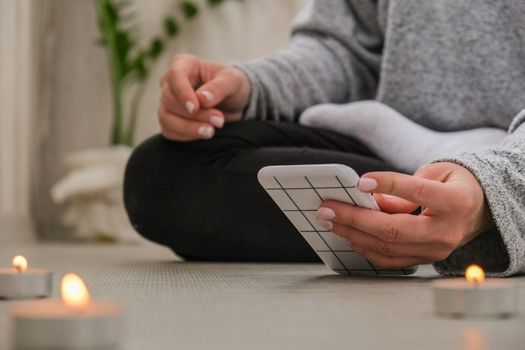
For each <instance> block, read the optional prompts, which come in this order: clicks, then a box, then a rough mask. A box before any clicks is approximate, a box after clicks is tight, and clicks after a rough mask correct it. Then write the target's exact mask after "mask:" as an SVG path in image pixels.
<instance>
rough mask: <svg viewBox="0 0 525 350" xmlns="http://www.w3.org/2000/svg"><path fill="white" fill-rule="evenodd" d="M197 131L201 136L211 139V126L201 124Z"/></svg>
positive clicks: (212, 132) (212, 131)
mask: <svg viewBox="0 0 525 350" xmlns="http://www.w3.org/2000/svg"><path fill="white" fill-rule="evenodd" d="M197 132H198V133H199V135H200V136H202V137H203V138H205V139H211V138H212V137H213V134H214V132H215V131H214V130H213V128H212V127H211V126H201V127H200V128H199V130H198V131H197Z"/></svg>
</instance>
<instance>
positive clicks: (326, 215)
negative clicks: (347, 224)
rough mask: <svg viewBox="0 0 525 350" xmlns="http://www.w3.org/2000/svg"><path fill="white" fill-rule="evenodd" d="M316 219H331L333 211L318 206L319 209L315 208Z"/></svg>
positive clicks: (333, 217)
mask: <svg viewBox="0 0 525 350" xmlns="http://www.w3.org/2000/svg"><path fill="white" fill-rule="evenodd" d="M317 219H319V220H323V221H332V220H333V219H335V211H333V210H332V209H330V208H325V207H322V208H319V210H317Z"/></svg>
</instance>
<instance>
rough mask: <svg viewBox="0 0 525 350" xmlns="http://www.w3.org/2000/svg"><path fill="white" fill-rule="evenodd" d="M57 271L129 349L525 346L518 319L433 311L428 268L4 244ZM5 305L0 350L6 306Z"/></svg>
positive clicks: (2, 251) (524, 283) (523, 325)
mask: <svg viewBox="0 0 525 350" xmlns="http://www.w3.org/2000/svg"><path fill="white" fill-rule="evenodd" d="M16 253H22V254H24V255H26V256H28V257H29V259H30V263H31V265H33V266H35V267H36V266H39V267H49V268H52V269H53V270H54V271H55V278H54V282H55V285H54V295H55V296H58V287H57V286H58V283H59V280H60V278H61V276H62V275H63V274H64V273H66V272H70V271H73V272H76V273H78V274H80V275H81V276H82V277H83V278H84V279H85V281H86V283H87V284H88V287H89V289H90V291H91V293H92V295H93V297H94V298H95V299H96V298H103V299H115V300H118V301H119V302H120V303H122V305H123V307H124V310H125V315H126V342H125V344H124V347H123V349H133V350H135V349H137V350H139V349H265V350H267V349H315V350H320V349H327V350H331V349H403V350H406V349H466V350H487V349H496V348H497V349H523V348H524V347H525V345H524V344H525V334H524V332H523V330H524V329H525V317H524V316H525V305H524V302H525V293H524V292H525V279H524V278H517V279H516V281H517V282H518V283H519V284H520V296H521V302H520V315H519V316H518V317H517V318H514V319H511V320H498V321H469V320H448V319H440V318H436V317H434V315H433V314H432V299H431V297H432V294H431V290H430V282H431V281H432V280H433V279H434V278H435V274H434V273H433V271H432V269H431V268H430V267H423V268H422V269H420V271H419V272H418V273H417V274H416V275H415V276H414V277H399V278H394V277H390V278H388V277H383V278H377V277H369V278H365V277H343V276H337V275H334V274H333V273H331V272H330V271H329V270H328V269H326V268H325V267H324V266H322V265H315V264H311V265H279V264H271V265H262V264H204V263H199V264H194V263H184V262H179V261H177V260H176V258H175V257H174V256H173V254H171V253H170V252H169V251H167V250H165V249H163V248H159V247H156V246H150V245H148V246H143V247H142V246H117V247H114V246H99V247H97V246H74V245H73V246H72V245H35V246H27V247H6V246H4V247H0V266H6V265H8V264H9V262H10V259H11V257H12V256H13V255H15V254H16ZM13 304H14V303H13V302H8V301H0V349H7V344H8V337H9V322H8V319H7V310H8V309H9V307H11V306H12V305H13Z"/></svg>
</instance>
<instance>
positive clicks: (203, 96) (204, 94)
mask: <svg viewBox="0 0 525 350" xmlns="http://www.w3.org/2000/svg"><path fill="white" fill-rule="evenodd" d="M236 74H238V73H237V72H235V70H234V69H223V70H221V71H220V72H219V74H217V76H216V77H215V78H214V79H212V80H210V81H208V82H206V83H205V84H203V85H202V86H201V87H199V89H198V90H197V95H198V98H199V102H200V104H201V105H202V107H203V108H210V107H215V106H217V105H218V104H220V103H221V102H222V101H223V100H224V99H225V98H226V97H228V96H231V95H232V94H235V93H237V91H238V89H239V87H238V86H237V85H238V84H239V83H238V81H239V79H238V78H237V77H236Z"/></svg>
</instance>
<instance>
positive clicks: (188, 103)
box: [185, 101, 195, 114]
mask: <svg viewBox="0 0 525 350" xmlns="http://www.w3.org/2000/svg"><path fill="white" fill-rule="evenodd" d="M185 105H186V109H187V110H188V112H190V114H191V113H193V110H194V109H195V105H194V104H193V102H191V101H186V103H185Z"/></svg>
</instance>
